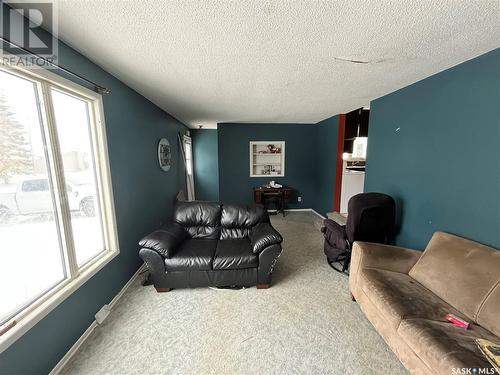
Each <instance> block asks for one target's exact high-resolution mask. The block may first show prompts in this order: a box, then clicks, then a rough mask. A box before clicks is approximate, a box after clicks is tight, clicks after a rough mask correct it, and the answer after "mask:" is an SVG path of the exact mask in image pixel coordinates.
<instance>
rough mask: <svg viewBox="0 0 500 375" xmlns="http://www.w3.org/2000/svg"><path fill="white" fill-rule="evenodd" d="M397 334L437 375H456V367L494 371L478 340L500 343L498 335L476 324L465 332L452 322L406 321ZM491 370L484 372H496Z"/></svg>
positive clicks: (402, 323)
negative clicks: (477, 342) (477, 343)
mask: <svg viewBox="0 0 500 375" xmlns="http://www.w3.org/2000/svg"><path fill="white" fill-rule="evenodd" d="M397 332H398V335H399V336H400V337H401V338H402V339H403V340H404V341H405V342H406V343H407V344H408V346H409V347H410V348H411V349H412V350H413V351H414V352H415V354H416V355H417V356H418V357H419V358H420V359H421V360H422V361H423V362H424V363H425V364H426V365H427V366H428V367H429V368H431V369H433V373H434V374H452V373H453V372H452V371H453V369H454V368H455V369H462V368H470V369H472V368H487V369H491V368H492V366H491V364H490V363H489V362H488V360H487V359H486V358H484V356H483V355H482V353H481V351H480V350H479V349H478V348H477V346H476V343H475V341H474V340H475V339H476V338H483V339H487V340H491V341H493V342H500V339H499V338H498V337H497V336H495V335H493V334H492V333H490V332H489V331H487V330H485V329H484V328H482V327H480V326H478V325H475V324H471V325H470V326H469V329H467V330H465V329H462V328H460V327H457V326H455V325H453V324H452V323H449V322H437V321H433V320H427V319H405V320H403V321H402V322H401V324H400V325H399V328H398V331H397ZM490 371H491V372H484V373H488V374H494V373H495V372H494V371H492V370H490ZM457 373H458V372H457ZM477 373H479V372H477Z"/></svg>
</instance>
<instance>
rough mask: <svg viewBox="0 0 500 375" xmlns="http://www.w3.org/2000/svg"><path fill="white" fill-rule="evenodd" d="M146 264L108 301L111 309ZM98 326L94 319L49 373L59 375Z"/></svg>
mask: <svg viewBox="0 0 500 375" xmlns="http://www.w3.org/2000/svg"><path fill="white" fill-rule="evenodd" d="M145 267H146V265H145V264H143V265H141V266H140V267H139V269H138V270H137V271H136V272H135V273H134V274H133V275H132V277H131V278H130V279H129V281H127V283H126V284H125V285H124V286H123V288H122V289H121V290H120V291H119V292H118V294H117V295H116V296H114V297H113V299H112V300H111V302H110V303H108V306H109V307H110V309H113V307H114V306H115V305H116V302H118V300H119V299H120V298H121V297H122V296H123V293H125V291H126V290H127V289H128V288H129V287H130V285H131V284H132V283H133V282H134V280H135V279H136V278H137V276H139V274H140V273H141V272H142V271H143V270H144V269H145ZM97 326H98V324H97V322H96V321H95V320H94V321H92V323H91V324H90V326H89V327H88V328H87V329H86V330H85V332H83V334H82V335H81V336H80V337H79V338H78V340H76V342H75V343H74V344H73V346H72V347H71V348H70V349H69V350H68V352H67V353H66V354H65V355H64V357H62V358H61V360H60V361H59V362H57V365H55V366H54V368H53V369H52V371H51V372H50V373H49V375H57V374H59V372H60V371H61V370H62V369H63V367H64V366H65V365H66V364H67V363H68V362H69V360H70V359H71V357H73V355H74V354H75V353H76V352H77V351H78V349H79V348H80V346H82V344H83V343H84V342H85V340H87V338H88V337H89V336H90V334H91V333H92V331H93V330H94V329H95V328H96V327H97Z"/></svg>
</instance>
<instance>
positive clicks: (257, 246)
mask: <svg viewBox="0 0 500 375" xmlns="http://www.w3.org/2000/svg"><path fill="white" fill-rule="evenodd" d="M249 238H250V243H251V245H252V251H253V253H254V254H258V253H260V252H261V251H262V250H264V249H265V248H266V247H269V246H271V245H278V244H280V243H282V242H283V237H281V234H279V233H278V231H277V230H276V229H274V228H273V227H272V226H271V224H269V223H259V224H257V225H256V226H254V227H253V228H252V229H251V230H250V234H249Z"/></svg>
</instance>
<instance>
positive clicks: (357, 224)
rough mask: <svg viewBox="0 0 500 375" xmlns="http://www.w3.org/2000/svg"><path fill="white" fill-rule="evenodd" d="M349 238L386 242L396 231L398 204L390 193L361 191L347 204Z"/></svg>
mask: <svg viewBox="0 0 500 375" xmlns="http://www.w3.org/2000/svg"><path fill="white" fill-rule="evenodd" d="M347 211H348V212H347V223H346V234H347V239H348V240H349V242H350V243H351V244H352V243H353V242H354V241H366V242H377V243H386V242H387V240H388V238H389V237H390V236H391V234H392V233H393V231H394V225H395V221H396V204H395V202H394V199H392V197H390V196H389V195H386V194H382V193H361V194H357V195H355V196H353V197H352V198H351V199H350V200H349V202H348V204H347Z"/></svg>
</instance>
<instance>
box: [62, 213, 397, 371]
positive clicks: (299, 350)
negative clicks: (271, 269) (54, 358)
mask: <svg viewBox="0 0 500 375" xmlns="http://www.w3.org/2000/svg"><path fill="white" fill-rule="evenodd" d="M316 220H317V216H315V215H313V214H310V213H295V212H294V213H289V214H288V215H287V216H286V217H285V218H284V219H283V218H281V217H280V216H273V217H272V221H273V224H274V226H275V227H276V229H278V231H280V232H281V233H282V235H283V237H284V239H285V241H284V251H283V254H282V256H281V257H280V258H279V259H278V263H277V266H276V269H275V273H274V283H273V286H272V287H271V288H270V289H267V290H257V289H255V288H249V289H243V290H239V291H229V290H223V291H221V290H211V289H209V288H201V289H191V290H190V289H176V290H173V291H172V292H170V293H156V292H155V290H154V289H153V287H152V286H148V287H142V286H141V285H140V282H139V281H140V280H137V281H136V282H135V283H134V284H133V285H132V286H131V287H130V288H129V290H128V291H127V292H126V293H125V294H124V296H123V297H122V298H121V300H120V301H119V302H118V303H117V305H116V307H115V309H114V310H113V311H112V312H111V314H110V316H109V317H108V319H107V320H106V321H105V322H104V324H103V325H102V326H99V327H97V328H96V329H95V330H94V332H93V333H92V335H91V337H90V338H89V339H88V340H87V341H86V342H85V343H84V345H83V346H82V347H81V349H80V350H79V351H78V353H77V354H76V355H75V356H74V357H73V358H72V359H71V361H70V363H68V365H67V366H66V367H65V368H64V369H63V373H65V374H94V375H95V374H384V375H390V374H404V373H406V370H405V369H404V368H403V366H402V365H401V364H400V363H399V361H398V360H397V358H396V357H395V356H394V354H393V353H392V352H391V351H390V349H389V348H388V347H387V346H386V344H385V343H384V341H383V339H382V338H381V337H380V336H379V335H378V334H377V332H376V331H375V330H374V329H373V327H372V326H371V324H370V323H369V322H368V320H367V319H366V318H365V317H364V315H363V314H362V312H361V310H360V309H359V307H358V306H357V304H356V303H355V302H352V301H351V299H350V296H349V291H348V286H347V277H346V276H342V275H340V274H338V273H336V272H335V271H333V270H332V269H331V268H330V267H329V266H328V265H327V264H326V262H325V258H324V256H323V252H322V244H323V241H322V235H321V233H320V232H319V231H318V230H317V229H316V228H315V226H314V222H315V221H316Z"/></svg>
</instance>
